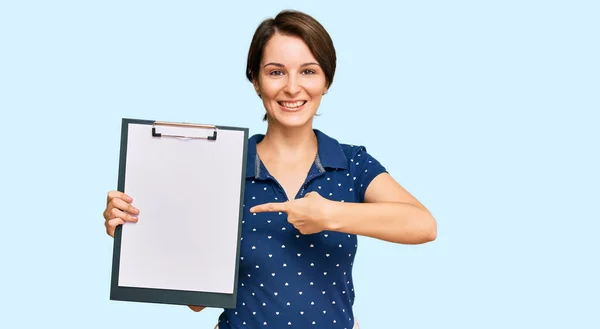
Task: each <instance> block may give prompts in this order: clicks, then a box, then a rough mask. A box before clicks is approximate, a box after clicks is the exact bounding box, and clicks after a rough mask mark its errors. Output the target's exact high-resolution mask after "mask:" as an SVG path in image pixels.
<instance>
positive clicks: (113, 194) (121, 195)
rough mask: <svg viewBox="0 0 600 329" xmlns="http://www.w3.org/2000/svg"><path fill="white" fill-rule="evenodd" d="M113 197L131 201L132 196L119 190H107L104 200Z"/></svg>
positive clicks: (108, 200) (107, 200)
mask: <svg viewBox="0 0 600 329" xmlns="http://www.w3.org/2000/svg"><path fill="white" fill-rule="evenodd" d="M114 198H119V199H123V200H125V201H127V202H131V201H133V198H132V197H131V196H129V195H127V194H125V193H123V192H121V191H110V192H108V195H107V197H106V202H107V203H108V202H110V200H112V199H114Z"/></svg>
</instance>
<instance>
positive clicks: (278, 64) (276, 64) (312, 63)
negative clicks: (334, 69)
mask: <svg viewBox="0 0 600 329" xmlns="http://www.w3.org/2000/svg"><path fill="white" fill-rule="evenodd" d="M269 65H273V66H277V67H285V65H283V64H281V63H276V62H269V63H267V64H265V65H264V66H263V67H267V66H269ZM309 65H319V63H315V62H308V63H304V64H302V65H300V67H304V66H309Z"/></svg>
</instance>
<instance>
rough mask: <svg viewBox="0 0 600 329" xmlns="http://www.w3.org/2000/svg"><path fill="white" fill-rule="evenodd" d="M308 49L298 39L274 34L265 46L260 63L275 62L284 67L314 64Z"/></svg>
mask: <svg viewBox="0 0 600 329" xmlns="http://www.w3.org/2000/svg"><path fill="white" fill-rule="evenodd" d="M316 61H317V60H316V59H315V57H314V56H313V54H312V53H311V52H310V49H309V48H308V46H307V45H306V43H305V42H304V40H302V39H301V38H299V37H296V36H289V35H281V34H279V33H275V35H273V37H271V39H270V40H269V41H268V42H267V44H266V45H265V49H264V52H263V58H262V62H263V64H264V63H269V62H277V63H281V64H284V65H293V64H301V63H306V62H316Z"/></svg>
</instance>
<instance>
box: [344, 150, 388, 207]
mask: <svg viewBox="0 0 600 329" xmlns="http://www.w3.org/2000/svg"><path fill="white" fill-rule="evenodd" d="M350 166H351V168H350V171H351V172H352V174H353V179H354V190H355V191H356V196H357V199H358V202H364V200H365V192H366V191H367V187H368V186H369V184H370V183H371V181H372V180H373V179H374V178H375V177H377V176H378V175H379V174H382V173H386V172H387V170H386V168H385V167H384V166H383V165H382V164H381V163H379V161H378V160H377V159H375V158H374V157H373V156H372V155H370V154H369V153H368V152H367V149H366V148H365V147H364V146H357V147H355V149H354V150H353V152H352V157H351V159H350Z"/></svg>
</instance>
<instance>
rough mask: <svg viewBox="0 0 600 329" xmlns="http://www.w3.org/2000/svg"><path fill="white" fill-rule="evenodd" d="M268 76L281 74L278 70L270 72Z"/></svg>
mask: <svg viewBox="0 0 600 329" xmlns="http://www.w3.org/2000/svg"><path fill="white" fill-rule="evenodd" d="M269 74H270V75H281V74H283V73H282V72H281V71H279V70H274V71H271V72H270V73H269Z"/></svg>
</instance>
